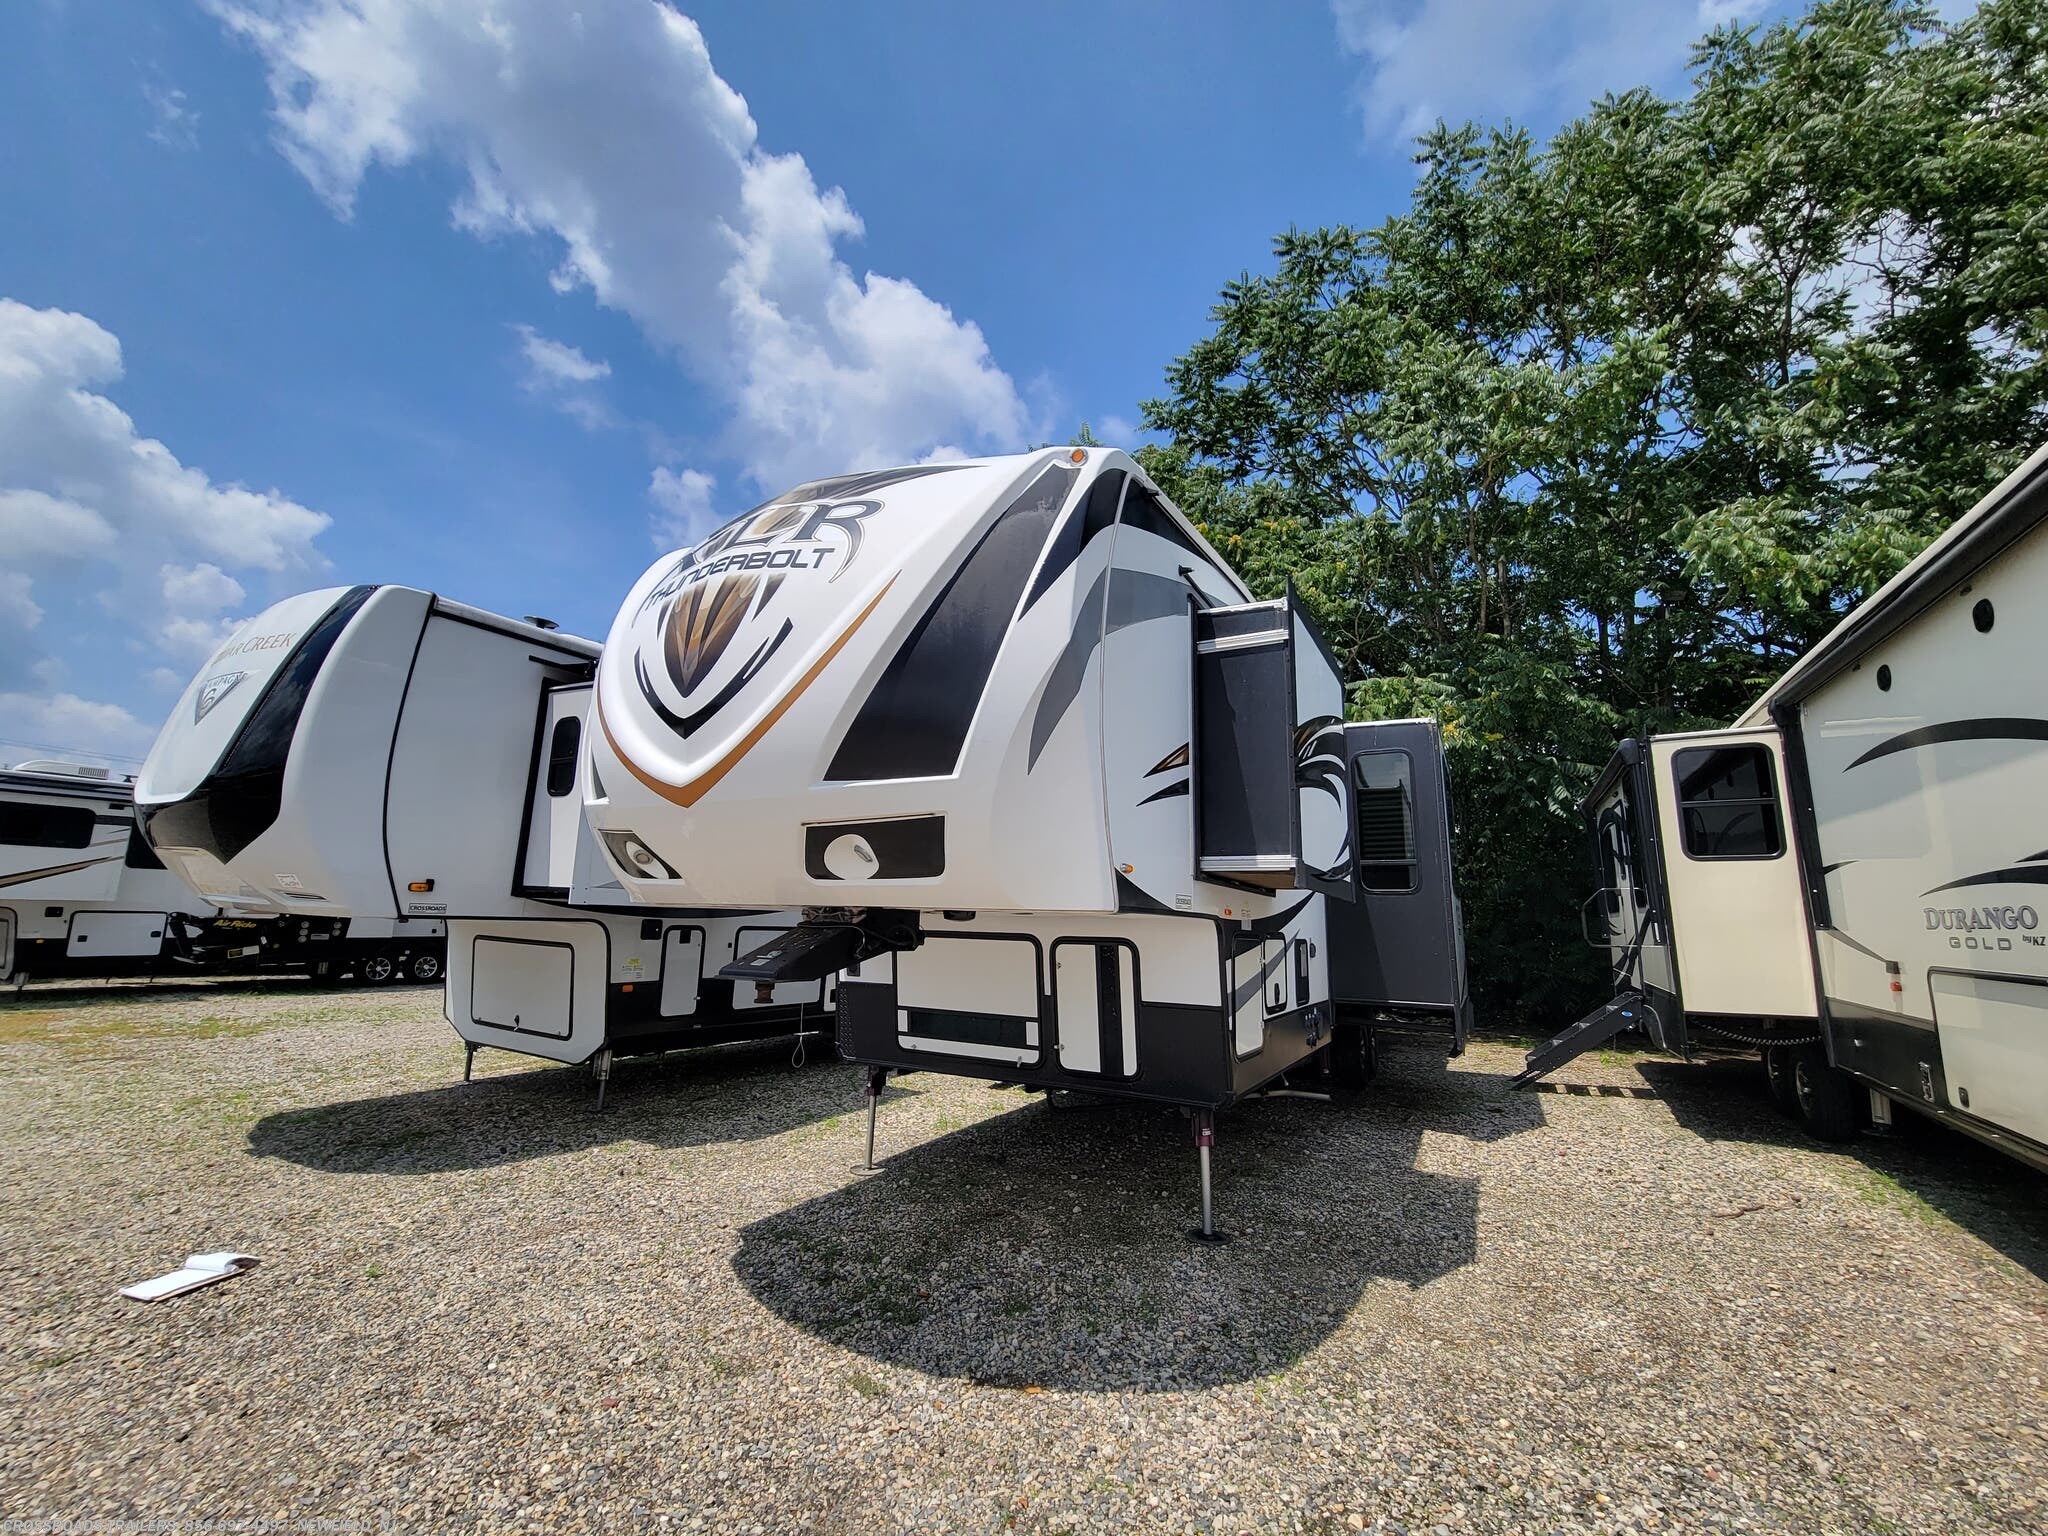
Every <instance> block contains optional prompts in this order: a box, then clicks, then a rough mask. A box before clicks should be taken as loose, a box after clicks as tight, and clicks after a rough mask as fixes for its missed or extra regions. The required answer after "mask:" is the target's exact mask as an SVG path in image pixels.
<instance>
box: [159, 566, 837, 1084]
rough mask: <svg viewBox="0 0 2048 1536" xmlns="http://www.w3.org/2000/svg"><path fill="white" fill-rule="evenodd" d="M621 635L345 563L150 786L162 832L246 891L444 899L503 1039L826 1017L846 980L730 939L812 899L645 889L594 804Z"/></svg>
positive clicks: (439, 910)
mask: <svg viewBox="0 0 2048 1536" xmlns="http://www.w3.org/2000/svg"><path fill="white" fill-rule="evenodd" d="M596 659H597V646H596V645H595V644H593V643H592V642H591V641H588V640H583V639H579V638H577V637H575V636H573V635H565V634H562V633H560V632H559V631H557V630H555V629H553V628H552V627H542V626H540V625H537V624H533V623H526V622H522V621H519V620H516V619H510V618H506V617H504V616H502V615H499V614H492V613H486V612H484V611H482V610H481V609H477V608H472V607H469V606H468V605H467V604H463V603H456V602H451V601H450V600H448V599H447V598H443V597H437V596H435V595H434V594H432V593H429V592H421V591H417V590H415V589H413V588H410V587H400V586H380V587H371V586H358V587H345V588H329V589H326V590H323V591H318V592H308V593H302V594H300V595H299V596H297V597H291V598H287V599H285V600H284V601H283V602H280V603H277V604H275V605H274V606H273V607H271V608H270V609H268V610H267V611H266V612H264V613H262V614H260V615H258V616H257V617H256V618H254V619H252V620H250V621H249V622H248V623H247V624H245V625H243V626H242V627H241V629H239V630H238V631H237V632H236V633H235V635H233V636H232V637H230V639H229V640H228V641H227V643H226V644H225V645H223V646H222V647H221V648H220V650H218V651H217V652H216V653H215V654H214V655H213V657H211V658H210V659H209V660H208V662H207V663H206V665H205V666H204V667H202V668H201V669H200V672H199V673H198V675H197V676H195V677H194V678H193V680H192V683H191V686H190V687H189V688H187V690H186V693H185V697H184V698H183V699H181V700H180V701H179V703H178V705H177V707H176V709H174V710H173V711H172V714H171V718H170V720H169V722H168V723H167V724H166V725H165V726H164V729H163V731H162V733H161V734H159V736H158V737H157V740H156V743H155V745H154V747H153V748H152V749H151V752H150V756H149V761H148V762H147V763H146V764H145V765H144V767H143V771H142V775H141V778H140V780H139V782H138V783H137V785H136V803H137V806H138V809H139V814H140V817H141V820H142V823H143V826H144V830H145V833H146V835H147V836H148V837H149V839H150V841H151V843H152V844H153V845H154V846H155V848H156V850H157V852H158V853H159V854H160V855H161V856H162V858H163V860H164V862H165V863H166V864H168V865H169V866H170V867H171V868H173V869H175V870H176V871H177V872H178V873H179V874H180V875H181V876H182V877H183V878H184V879H185V880H186V881H187V882H188V883H189V884H190V885H191V886H192V887H193V888H194V889H196V890H198V891H200V892H201V893H202V894H204V895H205V896H206V897H207V898H208V900H210V901H211V902H213V903H214V904H215V905H217V906H218V907H220V908H221V909H222V910H223V911H226V912H229V913H239V914H261V915H265V916H268V915H273V914H282V916H283V917H284V918H285V919H286V920H287V921H288V922H289V923H292V924H295V925H296V924H302V923H318V922H334V921H346V922H347V923H348V924H349V926H350V929H351V930H352V931H353V930H355V929H358V928H361V927H362V926H364V925H368V924H379V925H382V926H383V927H384V928H386V929H387V930H389V929H391V928H393V927H394V926H396V925H418V924H433V925H437V926H438V925H439V924H441V923H444V922H445V923H446V925H447V931H448V967H447V987H446V1011H447V1017H448V1021H449V1023H450V1024H451V1025H452V1026H453V1027H454V1029H455V1031H456V1033H457V1034H458V1035H459V1036H460V1037H461V1038H462V1040H463V1042H464V1044H465V1047H466V1050H465V1065H464V1075H465V1076H467V1075H468V1070H469V1065H470V1064H471V1063H472V1062H473V1060H474V1058H475V1054H476V1052H477V1051H478V1050H479V1049H482V1048H484V1047H489V1048H491V1049H494V1050H503V1051H513V1052H517V1053H521V1054H524V1055H530V1056H538V1057H543V1058H546V1059H550V1060H555V1061H562V1062H571V1063H583V1062H587V1063H589V1064H590V1067H591V1070H592V1074H593V1075H594V1076H595V1077H596V1078H597V1081H598V1103H599V1105H600V1106H602V1104H603V1101H604V1085H605V1082H606V1080H607V1078H608V1077H609V1075H610V1070H611V1062H612V1058H613V1056H614V1055H615V1054H619V1055H624V1054H633V1053H646V1052H652V1051H659V1050H666V1049H669V1048H671V1047H677V1046H689V1045H704V1044H713V1043H718V1042H723V1041H727V1040H735V1039H755V1038H763V1037H768V1036H779V1035H787V1034H790V1033H792V1032H793V1031H802V1030H804V1029H805V1028H813V1029H815V1028H818V1027H821V1026H822V1024H823V1022H824V1020H825V1018H826V1017H827V1016H828V1014H829V1004H830V986H829V982H818V983H812V984H808V985H802V986H794V985H793V986H791V987H788V988H784V989H777V990H776V991H775V992H773V993H772V994H771V995H770V996H768V997H767V998H765V999H757V997H756V995H755V993H754V990H753V989H752V988H747V989H744V992H743V993H742V992H740V991H738V990H737V989H735V988H734V987H733V986H732V984H731V983H729V982H724V981H721V980H719V979H718V977H717V970H718V967H719V965H720V964H722V963H723V962H725V961H727V960H730V959H731V958H732V956H733V955H734V954H735V953H736V952H738V951H739V950H740V949H742V948H751V947H753V946H754V945H756V944H758V943H760V942H762V941H763V940H765V939H766V938H768V937H770V936H772V935H773V934H774V933H776V932H778V931H780V930H781V929H782V928H785V927H787V926H788V924H789V923H790V922H791V921H793V916H792V915H790V914H781V915H777V914H774V913H768V912H762V911H759V910H755V911H750V912H741V911H708V910H701V909H700V910H692V911H676V910H673V909H669V908H664V907H661V906H649V907H644V908H636V907H633V906H631V905H630V904H629V903H628V902H627V900H626V898H625V895H624V893H623V892H622V891H621V890H620V889H619V886H618V883H617V881H616V880H615V879H614V878H613V877H612V876H611V874H610V873H609V870H608V868H607V866H606V864H605V861H604V859H603V857H602V855H600V854H599V853H598V852H597V849H596V845H595V843H594V841H593V840H592V838H591V836H590V832H589V829H588V828H587V826H586V825H585V824H584V820H583V811H582V795H581V793H580V789H579V784H578V774H579V770H580V765H581V763H582V761H583V748H582V735H583V720H584V715H585V713H586V712H587V710H588V706H589V700H590V689H591V683H590V677H591V669H592V666H593V664H594V663H595V661H596Z"/></svg>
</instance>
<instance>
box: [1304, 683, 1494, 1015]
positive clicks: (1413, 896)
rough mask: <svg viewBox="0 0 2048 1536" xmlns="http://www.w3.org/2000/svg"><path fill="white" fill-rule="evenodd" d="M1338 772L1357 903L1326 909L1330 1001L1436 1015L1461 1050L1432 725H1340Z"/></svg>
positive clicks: (1462, 996)
mask: <svg viewBox="0 0 2048 1536" xmlns="http://www.w3.org/2000/svg"><path fill="white" fill-rule="evenodd" d="M1344 770H1345V782H1346V785H1347V788H1348V790H1349V794H1350V799H1351V841H1352V848H1353V852H1354V855H1355V858H1354V878H1355V879H1356V881H1357V886H1358V899H1357V900H1356V901H1355V902H1353V903H1351V904H1349V905H1346V904H1345V903H1343V902H1333V903H1332V904H1331V906H1330V910H1329V924H1330V991H1331V995H1332V996H1333V997H1334V998H1335V999H1336V1001H1337V1002H1338V1004H1339V1005H1340V1006H1343V1005H1350V1006H1352V1007H1355V1008H1386V1009H1394V1010H1399V1011H1404V1012H1405V1011H1415V1012H1420V1013H1437V1014H1443V1015H1445V1016H1446V1019H1447V1022H1448V1023H1449V1024H1450V1026H1451V1029H1452V1032H1453V1034H1454V1036H1455V1039H1456V1047H1455V1048H1456V1049H1457V1050H1460V1051H1462V1050H1463V1049H1464V1048H1465V1036H1466V1033H1467V1031H1468V1029H1469V1028H1470V1025H1471V1017H1472V1005H1471V1001H1470V999H1469V997H1468V996H1467V994H1466V990H1465V921H1464V914H1463V913H1462V912H1461V911H1460V909H1459V906H1458V896H1457V891H1456V889H1455V888H1454V887H1453V884H1452V880H1451V815H1450V794H1449V781H1448V779H1447V778H1446V776H1445V772H1444V754H1443V743H1442V740H1441V738H1440V737H1439V736H1438V734H1437V725H1436V722H1435V721H1434V720H1383V721H1377V722H1374V723H1371V724H1366V725H1357V724H1352V725H1346V726H1345V727H1344Z"/></svg>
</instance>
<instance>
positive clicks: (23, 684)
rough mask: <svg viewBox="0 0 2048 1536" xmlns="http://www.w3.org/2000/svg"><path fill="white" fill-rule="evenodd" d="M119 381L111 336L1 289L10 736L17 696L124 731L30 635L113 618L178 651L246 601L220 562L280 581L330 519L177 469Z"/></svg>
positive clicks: (1, 670) (3, 608)
mask: <svg viewBox="0 0 2048 1536" xmlns="http://www.w3.org/2000/svg"><path fill="white" fill-rule="evenodd" d="M120 377H121V346H120V343H119V342H118V341H116V340H115V338H114V337H113V335H112V334H111V333H109V332H108V331H107V330H105V329H104V328H103V327H101V326H99V325H96V324H94V323H93V322H92V321H91V320H89V319H87V318H86V317H85V316H83V315H78V314H72V313H70V312H68V311H65V310H60V309H34V308H31V307H30V306H28V305H26V304H22V303H19V302H17V301H15V300H13V299H0V561H4V562H5V566H6V569H5V571H4V573H0V690H8V691H6V692H4V694H0V697H4V698H5V699H6V700H7V701H9V703H8V705H7V708H6V710H4V711H0V734H10V735H17V736H18V735H21V734H22V732H23V730H24V727H22V725H21V724H20V722H19V720H18V719H15V718H12V715H13V712H14V711H16V710H21V709H26V708H28V706H27V705H25V704H23V703H22V702H21V701H23V700H40V701H41V703H40V705H38V706H37V707H38V708H41V709H43V710H44V711H45V714H46V716H47V718H50V719H53V720H59V721H61V720H66V719H69V720H75V721H78V722H80V723H81V724H85V725H91V726H92V728H93V730H94V731H95V732H98V733H99V734H98V735H97V736H95V739H108V740H111V739H113V736H112V735H109V734H108V733H110V732H111V733H116V734H118V732H119V731H121V730H125V729H127V726H126V725H124V724H123V722H122V721H121V720H120V719H119V718H117V717H118V716H120V715H121V714H123V713H124V712H123V711H121V710H120V708H119V706H117V705H113V704H94V703H89V702H88V701H86V700H84V699H82V698H81V697H80V696H79V695H78V694H77V693H75V692H69V691H64V690H63V688H62V685H60V683H59V681H58V678H59V676H60V670H59V669H55V668H54V667H53V665H52V664H53V663H54V662H55V660H56V658H55V657H53V656H40V657H39V656H37V655H36V654H35V651H34V649H33V647H32V646H31V645H30V643H29V639H28V632H29V631H31V630H34V629H38V628H41V627H45V626H46V625H47V624H48V621H51V620H54V619H57V618H58V617H59V616H61V615H67V614H68V615H76V614H80V613H82V614H84V615H85V617H86V620H87V623H86V626H85V627H86V628H88V629H90V631H91V632H92V633H94V634H95V635H107V634H108V633H109V625H110V620H111V624H112V625H114V626H117V627H118V628H120V629H126V630H127V631H128V632H129V634H130V635H131V637H133V638H134V639H136V640H137V641H138V642H139V643H140V644H141V645H142V646H143V647H144V648H145V649H152V648H157V647H163V646H169V647H170V648H171V649H172V650H173V651H174V652H184V653H189V651H190V650H191V649H192V647H194V646H196V645H198V644H199V643H200V642H199V636H200V633H201V631H202V630H203V631H205V632H206V633H208V634H212V633H217V632H218V631H219V628H220V626H221V624H222V623H223V622H227V621H224V620H222V619H220V618H219V615H220V613H221V611H222V610H223V609H225V608H229V607H232V606H233V605H235V604H237V603H239V602H241V601H242V600H243V598H244V597H245V596H246V592H245V590H244V588H243V586H242V583H241V582H240V581H238V580H237V579H236V578H235V577H234V576H232V575H230V574H228V573H229V571H230V570H231V569H234V570H243V571H250V570H254V571H261V572H265V573H275V574H277V575H280V576H288V575H292V574H310V573H312V572H315V571H317V570H318V569H319V568H320V566H321V565H322V564H323V562H322V561H321V559H320V557H319V555H318V554H317V552H316V551H315V550H314V547H313V541H314V539H315V538H316V537H317V536H318V534H319V533H320V532H321V530H323V529H324V528H326V527H327V523H328V520H327V518H325V517H324V516H322V515H321V514H320V513H318V512H314V511H311V510H309V509H308V508H306V507H303V506H301V505H299V504H298V503H297V502H295V501H293V500H291V499H290V498H289V497H286V496H284V495H282V494H280V493H278V492H276V491H252V490H248V489H246V488H245V487H242V486H238V485H222V484H219V483H217V482H215V481H214V480H212V479H210V478H209V477H208V476H207V475H206V474H205V473H204V472H203V471H201V470H199V469H195V468H193V467H192V466H190V465H187V464H184V463H181V462H180V461H179V459H178V457H177V456H176V455H175V454H174V453H172V452H171V450H170V449H169V448H167V447H165V446H164V445H163V444H162V443H161V442H158V441H157V440H156V439H154V438H150V437H144V436H142V435H141V434H140V433H139V432H138V431H137V430H136V427H135V423H134V422H133V421H131V420H130V419H129V417H128V415H127V413H126V412H124V411H122V410H121V408H120V407H119V406H117V405H115V404H114V402H113V401H112V400H111V399H109V398H108V397H107V395H106V394H105V393H103V392H102V391H103V390H104V389H106V388H107V387H108V386H111V385H112V384H114V383H115V382H116V381H118V380H119V379H120ZM90 654H91V657H93V658H98V657H102V656H111V655H114V654H117V650H116V648H114V647H111V646H109V647H97V646H96V647H93V648H92V649H91V653H90ZM31 684H33V685H36V688H37V691H35V692H28V691H24V690H26V689H27V688H28V686H29V685H31ZM65 700H68V701H69V702H68V703H67V704H65V705H64V710H63V711H59V712H58V713H57V714H54V715H49V714H48V711H49V710H55V709H56V708H57V705H58V702H59V701H65ZM66 711H68V713H66ZM95 711H97V712H98V713H94V712H95ZM109 711H112V713H108V712H109ZM95 722H96V723H95ZM30 739H40V740H44V741H46V742H51V743H55V744H57V745H76V744H77V743H74V742H71V741H69V740H68V739H67V738H65V737H63V736H61V735H57V734H55V733H54V732H45V733H43V735H42V736H41V737H31V738H30ZM145 740H146V738H145Z"/></svg>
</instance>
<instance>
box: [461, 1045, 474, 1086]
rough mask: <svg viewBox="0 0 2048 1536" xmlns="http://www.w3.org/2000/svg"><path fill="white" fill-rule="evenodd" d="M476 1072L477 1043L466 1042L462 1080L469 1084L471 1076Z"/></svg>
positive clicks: (463, 1052)
mask: <svg viewBox="0 0 2048 1536" xmlns="http://www.w3.org/2000/svg"><path fill="white" fill-rule="evenodd" d="M475 1070H476V1042H475V1041H473V1040H465V1041H463V1042H462V1080H463V1081H464V1082H465V1083H466V1082H468V1081H469V1074H470V1073H472V1072H474V1071H475Z"/></svg>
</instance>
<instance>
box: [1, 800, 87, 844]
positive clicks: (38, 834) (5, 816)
mask: <svg viewBox="0 0 2048 1536" xmlns="http://www.w3.org/2000/svg"><path fill="white" fill-rule="evenodd" d="M91 841H92V812H91V811H90V810H88V809H87V808H86V807H84V806H82V805H25V804H23V803H22V802H20V801H12V802H9V803H5V804H0V843H13V844H15V845H17V846H18V847H23V848H83V847H85V846H86V845H87V844H89V843H90V842H91Z"/></svg>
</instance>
